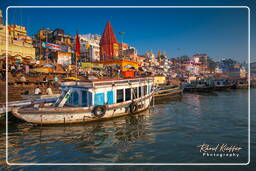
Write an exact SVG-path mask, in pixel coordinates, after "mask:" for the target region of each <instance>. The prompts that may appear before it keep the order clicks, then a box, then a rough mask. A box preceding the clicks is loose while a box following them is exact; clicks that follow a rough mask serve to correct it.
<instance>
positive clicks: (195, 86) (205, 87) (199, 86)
mask: <svg viewBox="0 0 256 171" xmlns="http://www.w3.org/2000/svg"><path fill="white" fill-rule="evenodd" d="M183 90H184V92H205V93H209V92H213V91H214V85H212V84H211V82H209V81H205V80H196V81H192V82H191V83H190V84H186V86H184V88H183Z"/></svg>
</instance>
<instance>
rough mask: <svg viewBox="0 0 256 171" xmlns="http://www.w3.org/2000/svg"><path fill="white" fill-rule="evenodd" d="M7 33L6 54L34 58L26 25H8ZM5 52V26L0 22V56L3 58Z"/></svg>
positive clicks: (33, 50)
mask: <svg viewBox="0 0 256 171" xmlns="http://www.w3.org/2000/svg"><path fill="white" fill-rule="evenodd" d="M0 15H1V13H0ZM0 17H1V16H0ZM8 33H9V34H8V42H9V43H8V56H14V57H19V58H20V57H21V58H31V59H35V48H34V47H33V45H32V38H31V37H30V36H28V35H27V30H26V27H22V26H18V25H15V24H14V25H9V26H8ZM6 53H7V52H6V26H4V25H3V24H2V23H0V58H4V57H5V55H6Z"/></svg>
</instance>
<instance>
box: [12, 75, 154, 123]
mask: <svg viewBox="0 0 256 171" xmlns="http://www.w3.org/2000/svg"><path fill="white" fill-rule="evenodd" d="M61 90H62V93H61V95H60V97H59V98H58V100H57V101H56V102H55V103H54V104H53V105H52V106H43V105H40V106H37V107H25V108H20V109H14V110H13V111H12V113H13V115H14V116H16V117H17V118H20V119H22V120H24V121H27V122H30V123H35V124H63V123H79V122H88V121H96V120H101V119H107V118H113V117H119V116H123V115H128V114H134V113H138V112H141V111H143V110H146V109H147V108H148V107H149V105H150V102H151V100H152V96H153V92H154V90H153V79H152V78H151V77H146V78H134V79H113V80H94V81H67V82H63V83H62V86H61Z"/></svg>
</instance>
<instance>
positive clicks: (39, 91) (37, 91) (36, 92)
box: [35, 87, 42, 95]
mask: <svg viewBox="0 0 256 171" xmlns="http://www.w3.org/2000/svg"><path fill="white" fill-rule="evenodd" d="M40 94H42V91H41V90H40V88H39V87H37V88H36V89H35V95H40Z"/></svg>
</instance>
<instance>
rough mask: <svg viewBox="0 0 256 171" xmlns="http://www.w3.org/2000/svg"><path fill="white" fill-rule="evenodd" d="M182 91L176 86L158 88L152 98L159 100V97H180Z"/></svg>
mask: <svg viewBox="0 0 256 171" xmlns="http://www.w3.org/2000/svg"><path fill="white" fill-rule="evenodd" d="M182 93H183V89H182V88H181V87H177V86H170V85H165V86H159V87H157V88H156V89H155V92H154V97H156V98H161V97H174V96H179V95H182Z"/></svg>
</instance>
